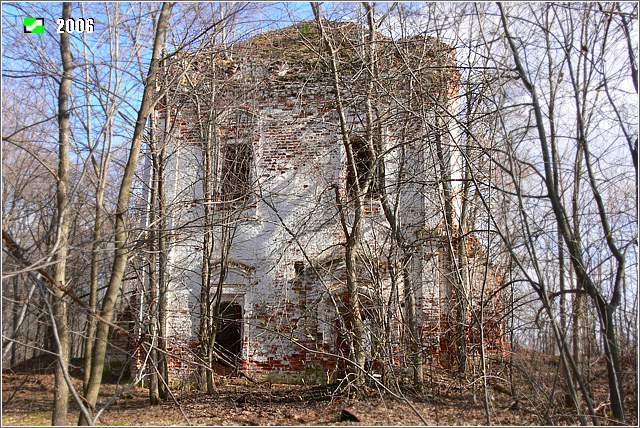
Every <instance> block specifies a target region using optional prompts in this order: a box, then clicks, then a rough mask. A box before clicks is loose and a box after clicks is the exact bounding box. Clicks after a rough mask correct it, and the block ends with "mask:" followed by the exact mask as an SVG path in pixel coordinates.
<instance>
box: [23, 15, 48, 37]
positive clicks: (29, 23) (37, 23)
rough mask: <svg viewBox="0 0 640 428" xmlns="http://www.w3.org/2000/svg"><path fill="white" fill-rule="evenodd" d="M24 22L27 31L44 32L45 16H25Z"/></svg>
mask: <svg viewBox="0 0 640 428" xmlns="http://www.w3.org/2000/svg"><path fill="white" fill-rule="evenodd" d="M22 24H23V25H24V32H25V33H34V34H42V33H44V18H24V19H23V20H22Z"/></svg>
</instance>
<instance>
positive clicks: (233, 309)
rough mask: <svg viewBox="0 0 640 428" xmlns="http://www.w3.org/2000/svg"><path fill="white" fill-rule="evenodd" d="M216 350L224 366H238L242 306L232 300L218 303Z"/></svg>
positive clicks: (240, 349)
mask: <svg viewBox="0 0 640 428" xmlns="http://www.w3.org/2000/svg"><path fill="white" fill-rule="evenodd" d="M216 351H218V354H219V355H220V356H221V357H222V359H223V361H224V362H225V363H226V364H224V365H226V366H233V367H235V368H236V369H237V368H238V362H239V360H240V352H241V351H242V307H241V306H240V305H239V304H237V303H233V302H221V303H220V315H219V317H218V333H217V334H216Z"/></svg>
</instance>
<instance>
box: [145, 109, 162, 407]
mask: <svg viewBox="0 0 640 428" xmlns="http://www.w3.org/2000/svg"><path fill="white" fill-rule="evenodd" d="M155 119H156V118H155V114H153V113H152V114H151V126H150V128H151V138H150V149H151V150H150V151H151V164H152V171H151V198H150V202H149V230H148V232H147V233H148V236H147V240H148V246H149V267H148V281H149V330H148V332H149V339H150V340H151V349H149V362H148V364H147V372H148V374H149V403H150V404H151V405H156V404H159V403H160V392H159V386H158V385H159V383H158V371H159V370H158V350H157V349H156V347H157V346H158V253H157V251H156V244H157V242H156V229H157V226H156V222H157V221H158V215H157V214H158V213H157V200H158V185H159V180H158V145H157V143H158V142H157V133H156V120H155Z"/></svg>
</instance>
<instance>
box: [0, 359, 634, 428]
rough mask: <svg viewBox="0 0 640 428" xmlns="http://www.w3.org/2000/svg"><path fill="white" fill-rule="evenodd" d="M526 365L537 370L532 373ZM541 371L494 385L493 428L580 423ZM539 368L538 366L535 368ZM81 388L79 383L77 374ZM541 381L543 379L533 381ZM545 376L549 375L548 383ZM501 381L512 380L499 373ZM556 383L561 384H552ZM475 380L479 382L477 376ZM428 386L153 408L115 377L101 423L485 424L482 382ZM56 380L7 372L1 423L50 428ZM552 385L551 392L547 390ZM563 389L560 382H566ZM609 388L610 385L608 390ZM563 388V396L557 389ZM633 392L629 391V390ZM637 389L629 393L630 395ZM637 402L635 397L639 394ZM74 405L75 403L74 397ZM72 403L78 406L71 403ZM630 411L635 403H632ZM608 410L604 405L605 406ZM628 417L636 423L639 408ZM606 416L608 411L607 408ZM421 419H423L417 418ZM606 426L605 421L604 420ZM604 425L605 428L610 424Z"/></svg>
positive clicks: (187, 394)
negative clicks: (396, 392) (397, 393)
mask: <svg viewBox="0 0 640 428" xmlns="http://www.w3.org/2000/svg"><path fill="white" fill-rule="evenodd" d="M527 365H529V366H531V365H535V366H537V370H526V369H527V367H526V366H527ZM542 365H547V366H548V367H547V368H548V370H539V368H540V364H533V361H532V359H531V358H530V356H529V357H527V358H526V359H522V360H520V361H519V362H518V364H517V365H516V367H518V366H519V367H520V369H517V370H515V373H516V374H517V373H519V372H523V373H524V372H528V373H530V375H528V376H529V378H527V376H518V383H519V384H520V386H519V388H518V389H519V390H520V393H519V394H517V396H518V398H514V396H513V395H512V394H511V393H510V391H509V385H508V384H499V383H496V382H492V385H491V386H490V394H489V407H490V418H491V419H490V423H491V424H492V425H538V424H541V423H542V424H558V425H573V424H576V423H577V421H576V419H575V416H571V411H570V409H569V408H567V407H563V405H562V401H563V400H562V394H561V391H559V390H557V387H558V385H559V383H558V382H557V381H558V379H557V377H555V376H553V373H554V372H557V370H555V371H554V370H551V368H552V367H553V366H554V365H555V364H554V362H553V361H550V362H546V363H543V364H542ZM529 368H533V367H529ZM75 374H76V375H75V376H74V383H75V386H76V388H78V389H80V388H81V383H82V382H81V378H80V376H79V374H78V373H75ZM531 376H538V377H539V378H535V379H534V378H531ZM542 376H545V377H549V379H546V378H543V377H542ZM496 378H502V379H505V378H506V373H504V372H502V373H500V372H498V373H496V374H495V377H493V379H496ZM554 378H555V379H554ZM476 379H477V378H476ZM426 380H427V381H428V385H427V387H426V388H425V390H424V391H423V392H422V393H420V394H417V393H416V392H415V391H414V392H411V391H407V393H406V399H399V398H397V397H393V396H391V395H389V394H383V393H381V392H380V391H377V390H376V389H374V388H367V389H366V390H365V391H363V392H362V393H361V394H360V396H359V398H358V399H353V398H347V397H346V396H345V395H344V394H336V393H335V386H309V385H284V384H271V383H253V382H250V381H248V380H246V379H243V378H237V377H236V378H233V377H226V378H222V377H221V378H219V379H218V385H217V386H218V393H217V394H215V395H206V394H203V393H200V392H197V391H179V390H174V391H173V395H174V396H173V398H171V399H169V400H167V401H165V402H164V403H162V404H160V405H157V406H150V405H149V401H148V395H147V390H146V389H143V388H140V387H132V386H131V385H128V384H126V383H124V382H122V381H120V383H118V380H117V378H113V379H109V380H108V381H107V382H106V383H105V384H104V385H103V389H102V394H101V397H102V399H101V402H100V403H99V405H100V406H102V405H104V404H105V403H106V402H107V401H108V400H109V401H110V404H109V406H108V407H107V409H106V410H105V411H104V412H103V413H102V415H101V416H100V418H99V421H98V424H99V425H247V426H251V425H424V424H426V425H486V424H487V419H486V414H485V409H484V395H483V390H482V388H481V387H480V382H478V381H477V380H476V381H475V382H473V381H471V383H469V381H468V380H467V381H463V380H460V379H455V378H453V377H451V376H449V375H446V374H444V371H443V370H442V369H439V370H433V371H430V373H428V376H426ZM53 381H54V377H53V374H52V370H51V367H50V368H49V369H48V370H38V371H33V370H16V369H15V368H14V370H5V371H4V372H3V375H2V392H3V398H2V400H3V415H2V424H3V425H49V424H50V420H51V419H50V418H51V404H52V398H53V391H54V388H53V383H54V382H53ZM546 383H549V386H545V384H546ZM527 384H528V385H529V387H527ZM560 385H561V383H560ZM602 386H603V387H604V386H605V385H602ZM554 389H555V390H557V391H554ZM625 389H627V388H625ZM596 390H597V392H596V393H595V394H594V395H596V397H594V398H595V399H596V400H595V401H596V404H598V403H601V402H603V401H602V400H606V388H599V387H598V388H596ZM631 391H632V390H631V389H630V390H629V393H630V394H631ZM634 397H635V395H634ZM72 400H73V399H72ZM72 403H73V401H72ZM627 403H628V406H633V403H634V398H633V397H628V401H627ZM74 404H75V403H73V404H72V406H71V409H72V411H71V412H70V415H69V420H68V423H69V424H70V425H75V424H76V422H77V417H78V407H77V406H75V405H74ZM605 407H606V406H605ZM627 410H628V411H629V410H631V411H630V412H629V414H630V415H631V419H632V420H633V422H631V424H632V425H633V424H634V423H635V421H636V420H637V416H636V415H637V408H636V407H634V408H633V409H630V408H629V407H627ZM602 412H603V413H602V414H603V416H605V412H606V408H603V410H602ZM418 414H419V415H420V416H419V415H418ZM603 420H605V421H606V419H603ZM605 423H606V422H605Z"/></svg>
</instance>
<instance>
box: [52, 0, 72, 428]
mask: <svg viewBox="0 0 640 428" xmlns="http://www.w3.org/2000/svg"><path fill="white" fill-rule="evenodd" d="M62 17H63V19H65V20H66V19H69V18H70V17H71V3H64V5H63V8H62ZM60 56H61V57H62V67H63V74H62V79H61V80H60V88H59V92H58V140H59V141H58V181H57V188H56V201H57V225H56V227H57V240H56V245H57V251H56V264H55V265H54V272H53V278H54V281H55V282H56V284H59V285H60V286H61V288H57V289H56V290H55V291H54V299H55V300H54V302H53V313H54V318H55V323H56V327H57V331H58V336H59V342H58V346H57V351H58V353H59V359H58V364H57V366H56V373H55V391H54V407H53V415H52V425H67V413H68V409H69V386H68V385H67V381H66V379H65V372H66V371H67V367H68V366H69V357H70V356H69V345H70V340H69V339H70V337H69V325H68V319H67V317H68V313H67V300H66V297H65V294H66V293H65V292H64V291H63V289H64V288H65V287H66V286H67V284H66V267H67V256H68V254H69V247H68V239H69V223H70V222H69V217H68V216H69V194H68V192H69V139H70V137H71V125H70V120H69V115H70V113H69V98H70V96H71V83H72V78H73V75H72V72H73V71H72V70H73V59H72V57H71V47H70V44H69V34H67V33H65V32H62V33H61V34H60Z"/></svg>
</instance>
